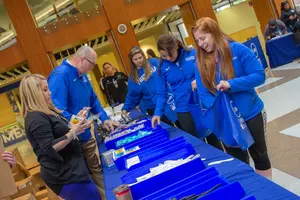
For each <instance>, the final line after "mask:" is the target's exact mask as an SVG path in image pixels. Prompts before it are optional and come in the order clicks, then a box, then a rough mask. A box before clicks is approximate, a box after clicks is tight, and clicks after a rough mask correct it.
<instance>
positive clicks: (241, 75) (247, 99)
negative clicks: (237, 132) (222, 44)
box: [195, 42, 266, 121]
mask: <svg viewBox="0 0 300 200" xmlns="http://www.w3.org/2000/svg"><path fill="white" fill-rule="evenodd" d="M230 49H231V54H232V64H233V68H234V74H235V78H233V79H231V80H228V83H229V84H230V90H229V91H228V95H229V96H230V98H231V99H232V101H233V102H234V104H235V105H236V107H237V108H238V109H239V111H240V112H241V115H242V117H243V118H244V119H245V120H246V121H248V120H250V119H252V118H253V117H255V116H256V115H258V114H259V113H260V112H261V111H262V109H263V108H264V104H263V102H262V100H261V99H260V98H259V97H258V95H257V93H256V91H255V87H257V86H259V85H261V84H263V83H264V82H265V79H266V75H265V72H264V69H263V67H262V66H261V64H260V63H259V61H258V60H257V58H256V57H255V55H254V54H253V53H252V51H251V50H250V49H249V48H248V47H246V46H245V45H243V44H240V43H237V42H231V43H230ZM195 71H196V82H197V88H198V94H199V99H200V101H201V102H202V104H203V106H204V107H206V108H210V107H211V106H212V105H213V103H214V100H215V95H214V94H212V93H210V92H209V91H208V90H207V89H206V88H205V86H204V84H203V83H202V80H201V76H200V73H199V71H198V69H196V70H195ZM217 73H218V74H220V73H219V69H218V67H217ZM220 79H221V77H220V76H217V79H216V80H217V83H219V82H220Z"/></svg>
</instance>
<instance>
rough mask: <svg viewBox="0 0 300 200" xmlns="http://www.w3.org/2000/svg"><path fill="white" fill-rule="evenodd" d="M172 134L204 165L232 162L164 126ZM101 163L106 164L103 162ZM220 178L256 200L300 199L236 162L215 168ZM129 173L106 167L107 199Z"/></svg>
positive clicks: (225, 155) (179, 131) (218, 152)
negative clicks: (182, 139)
mask: <svg viewBox="0 0 300 200" xmlns="http://www.w3.org/2000/svg"><path fill="white" fill-rule="evenodd" d="M162 126H163V127H164V128H166V129H167V130H168V132H169V134H170V138H177V137H180V136H184V138H185V139H186V140H187V141H188V142H190V143H191V144H192V145H193V147H194V148H195V150H196V152H197V153H199V154H200V155H201V157H202V158H205V161H204V163H205V165H206V166H207V165H208V163H211V162H214V161H219V160H224V159H229V158H232V157H231V156H230V155H228V154H225V153H224V152H222V151H220V150H218V149H216V148H214V147H212V146H210V145H208V144H206V143H205V142H203V141H201V140H199V139H198V138H195V137H193V136H191V135H189V134H187V133H185V132H183V131H182V130H179V129H177V128H174V127H170V126H168V125H165V124H163V125H162ZM105 151H106V148H105V146H104V145H103V144H101V145H100V148H99V152H100V153H103V152H105ZM102 163H104V161H103V160H102ZM213 166H214V167H215V168H216V169H217V171H218V172H219V173H220V175H221V176H223V177H225V178H226V179H227V180H228V181H230V182H234V181H239V182H240V183H241V185H242V186H243V188H244V190H245V192H246V194H247V195H254V196H255V197H256V199H257V200H260V199H264V200H265V199H270V200H283V199H284V200H295V199H300V197H298V196H296V195H295V194H293V193H291V192H289V191H288V190H286V189H284V188H282V187H281V186H279V185H277V184H275V183H273V182H272V181H270V180H268V179H266V178H264V177H262V176H260V175H258V174H256V173H255V172H254V171H253V169H252V168H251V167H250V166H249V165H247V164H245V163H243V162H241V161H239V160H237V159H234V160H232V161H230V162H224V163H221V164H217V165H213ZM126 173H127V171H126V170H123V171H120V172H119V171H118V170H117V168H116V167H115V166H112V167H107V166H106V165H105V164H103V174H104V183H105V187H106V188H105V192H106V199H108V200H112V199H116V198H115V196H114V194H113V189H114V188H115V187H117V186H119V185H121V184H122V183H121V179H120V178H121V177H122V176H123V175H124V174H126Z"/></svg>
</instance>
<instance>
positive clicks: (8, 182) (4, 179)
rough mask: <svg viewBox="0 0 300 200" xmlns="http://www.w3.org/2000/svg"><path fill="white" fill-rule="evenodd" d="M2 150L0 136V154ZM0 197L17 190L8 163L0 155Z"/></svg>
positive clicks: (0, 138)
mask: <svg viewBox="0 0 300 200" xmlns="http://www.w3.org/2000/svg"><path fill="white" fill-rule="evenodd" d="M3 152H4V146H3V142H2V137H0V155H2V153H3ZM0 177H1V181H0V199H1V198H5V197H8V196H10V195H13V194H15V193H16V192H17V188H16V185H15V181H14V177H13V174H12V172H11V169H10V166H9V164H8V163H7V162H6V161H4V160H3V159H2V158H1V157H0Z"/></svg>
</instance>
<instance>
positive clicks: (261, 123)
mask: <svg viewBox="0 0 300 200" xmlns="http://www.w3.org/2000/svg"><path fill="white" fill-rule="evenodd" d="M266 122H267V119H266V114H265V112H264V111H263V112H262V113H259V114H258V115H257V116H255V117H254V118H252V119H250V120H248V121H247V122H246V123H247V126H248V128H249V131H250V133H251V135H252V137H253V139H254V144H253V145H252V146H251V147H250V148H249V149H248V150H249V153H250V155H251V157H252V159H253V161H254V164H255V169H258V170H268V169H270V168H271V162H270V159H269V156H268V151H267V145H266V138H265V126H266ZM225 149H226V151H227V153H228V154H230V155H232V156H233V157H235V158H237V159H239V160H241V161H243V162H245V163H247V164H249V155H248V152H247V151H242V150H241V149H239V148H232V147H225Z"/></svg>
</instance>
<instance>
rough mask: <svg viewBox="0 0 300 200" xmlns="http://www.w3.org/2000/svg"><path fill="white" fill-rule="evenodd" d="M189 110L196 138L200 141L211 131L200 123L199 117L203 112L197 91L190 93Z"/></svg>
mask: <svg viewBox="0 0 300 200" xmlns="http://www.w3.org/2000/svg"><path fill="white" fill-rule="evenodd" d="M189 108H190V112H191V114H192V116H193V119H194V122H195V126H196V130H197V133H198V137H199V138H200V139H203V138H206V137H207V136H209V135H210V134H211V131H210V130H209V129H207V127H206V126H205V125H204V124H203V123H202V120H201V117H202V114H203V112H204V111H205V110H204V108H203V106H202V104H201V102H199V98H198V93H197V90H196V91H194V92H192V93H191V97H190V100H189Z"/></svg>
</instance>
